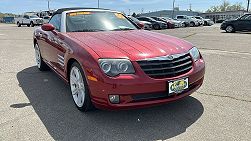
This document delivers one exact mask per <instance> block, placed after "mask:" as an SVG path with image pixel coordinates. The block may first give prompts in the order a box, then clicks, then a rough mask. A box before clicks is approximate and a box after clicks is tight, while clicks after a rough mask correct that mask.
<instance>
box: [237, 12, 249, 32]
mask: <svg viewBox="0 0 251 141" xmlns="http://www.w3.org/2000/svg"><path fill="white" fill-rule="evenodd" d="M236 30H240V31H241V30H251V15H244V16H243V17H241V18H240V19H239V20H237V21H236Z"/></svg>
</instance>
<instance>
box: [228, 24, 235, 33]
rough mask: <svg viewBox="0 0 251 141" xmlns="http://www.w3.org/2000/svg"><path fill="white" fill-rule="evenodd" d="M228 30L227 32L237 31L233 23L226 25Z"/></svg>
mask: <svg viewBox="0 0 251 141" xmlns="http://www.w3.org/2000/svg"><path fill="white" fill-rule="evenodd" d="M226 32H227V33H234V32H235V29H234V27H233V26H232V25H228V26H227V27H226Z"/></svg>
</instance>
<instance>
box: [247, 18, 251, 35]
mask: <svg viewBox="0 0 251 141" xmlns="http://www.w3.org/2000/svg"><path fill="white" fill-rule="evenodd" d="M246 22H247V23H246V24H247V30H249V31H251V15H249V16H248V17H247V18H246Z"/></svg>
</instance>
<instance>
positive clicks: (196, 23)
mask: <svg viewBox="0 0 251 141" xmlns="http://www.w3.org/2000/svg"><path fill="white" fill-rule="evenodd" d="M187 17H188V18H189V19H190V26H192V27H195V26H200V25H202V24H203V23H202V22H201V21H200V20H198V19H196V18H195V17H194V16H187Z"/></svg>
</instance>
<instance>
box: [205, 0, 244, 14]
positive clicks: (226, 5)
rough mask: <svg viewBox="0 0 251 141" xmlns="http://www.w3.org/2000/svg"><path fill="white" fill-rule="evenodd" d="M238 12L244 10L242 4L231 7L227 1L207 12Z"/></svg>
mask: <svg viewBox="0 0 251 141" xmlns="http://www.w3.org/2000/svg"><path fill="white" fill-rule="evenodd" d="M237 10H244V7H243V6H242V3H240V2H239V3H236V4H233V5H231V4H230V3H229V2H228V1H227V0H224V1H223V3H222V4H221V5H216V6H212V7H210V8H209V9H208V10H207V11H206V12H225V11H237Z"/></svg>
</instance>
